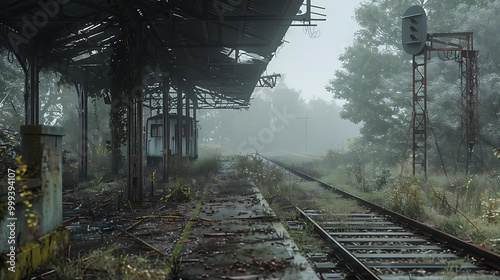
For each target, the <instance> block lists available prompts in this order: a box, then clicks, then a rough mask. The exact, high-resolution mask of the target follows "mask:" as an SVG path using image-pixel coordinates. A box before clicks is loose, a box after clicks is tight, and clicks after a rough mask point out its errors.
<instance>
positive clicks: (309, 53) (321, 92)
mask: <svg viewBox="0 0 500 280" xmlns="http://www.w3.org/2000/svg"><path fill="white" fill-rule="evenodd" d="M361 2H362V0H313V1H312V4H313V5H316V6H321V7H325V9H324V10H321V9H313V11H314V12H319V13H323V14H326V21H318V22H316V24H317V25H318V26H316V27H311V30H312V31H313V33H314V32H319V33H317V34H318V35H319V37H317V38H310V37H309V35H308V34H307V33H305V32H304V27H290V28H289V29H288V32H287V34H286V36H285V38H284V40H286V41H288V43H285V44H284V46H282V47H281V48H279V49H278V51H277V54H276V56H275V57H274V58H273V59H272V60H271V62H270V63H269V66H268V67H267V74H273V73H280V74H284V75H283V76H282V78H281V81H282V82H285V83H286V84H287V86H288V87H290V88H294V89H296V90H298V91H301V92H302V97H303V98H304V99H306V100H310V99H313V98H321V99H324V100H328V101H329V100H332V96H331V93H329V92H327V91H326V90H325V85H327V84H328V80H329V79H331V78H333V76H334V72H335V70H337V69H339V68H340V67H341V64H340V63H339V61H338V57H339V55H340V54H342V53H343V52H344V48H345V47H347V46H348V45H350V44H351V43H352V40H353V37H354V33H355V32H356V30H357V29H358V25H357V23H356V21H355V20H354V9H355V8H356V7H358V6H359V4H360V3H361ZM264 74H265V73H264ZM279 81H280V80H279ZM336 102H337V103H339V102H338V101H336Z"/></svg>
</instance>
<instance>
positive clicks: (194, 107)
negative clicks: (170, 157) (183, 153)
mask: <svg viewBox="0 0 500 280" xmlns="http://www.w3.org/2000/svg"><path fill="white" fill-rule="evenodd" d="M196 109H198V97H197V96H196V94H194V96H193V123H194V128H193V132H194V134H193V137H194V140H193V142H194V145H193V149H194V151H193V154H194V157H195V159H196V158H198V121H197V120H196Z"/></svg>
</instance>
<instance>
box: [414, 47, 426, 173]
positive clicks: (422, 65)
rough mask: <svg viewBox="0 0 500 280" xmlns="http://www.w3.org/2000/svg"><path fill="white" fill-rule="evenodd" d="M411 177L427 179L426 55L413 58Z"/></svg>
mask: <svg viewBox="0 0 500 280" xmlns="http://www.w3.org/2000/svg"><path fill="white" fill-rule="evenodd" d="M412 129H413V154H412V155H413V175H415V174H416V173H417V169H418V167H419V166H420V170H419V171H418V172H419V173H423V174H424V175H425V176H426V177H427V53H426V52H424V56H423V60H422V58H421V57H420V56H413V117H412Z"/></svg>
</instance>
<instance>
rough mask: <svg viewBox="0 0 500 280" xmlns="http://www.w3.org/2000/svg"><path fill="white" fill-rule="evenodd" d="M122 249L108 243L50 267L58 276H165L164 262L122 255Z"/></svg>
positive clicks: (78, 277)
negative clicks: (107, 245)
mask: <svg viewBox="0 0 500 280" xmlns="http://www.w3.org/2000/svg"><path fill="white" fill-rule="evenodd" d="M124 249H125V248H123V247H121V246H119V245H111V246H109V247H106V248H101V249H97V250H93V251H90V252H88V253H86V254H84V255H82V256H80V257H79V258H77V259H75V260H70V259H67V258H60V259H55V260H54V261H52V262H51V264H50V265H49V267H50V268H51V269H53V270H54V271H55V275H56V277H57V278H58V279H82V278H91V279H130V280H134V279H165V277H166V275H167V273H166V271H165V269H164V268H165V262H164V261H162V260H159V259H158V260H156V261H151V260H149V259H144V258H142V257H140V256H136V255H128V254H125V250H124Z"/></svg>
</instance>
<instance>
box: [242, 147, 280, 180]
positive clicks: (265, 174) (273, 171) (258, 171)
mask: <svg viewBox="0 0 500 280" xmlns="http://www.w3.org/2000/svg"><path fill="white" fill-rule="evenodd" d="M236 173H237V174H238V176H239V177H240V178H251V179H252V181H253V182H254V183H255V184H256V185H257V186H278V185H279V183H280V182H281V181H282V180H283V178H284V177H283V173H282V172H281V170H279V169H278V168H277V167H275V166H273V165H270V164H269V163H267V162H264V159H263V158H262V157H260V156H259V155H258V154H252V155H250V156H248V157H246V156H240V157H239V158H238V162H237V164H236Z"/></svg>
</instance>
